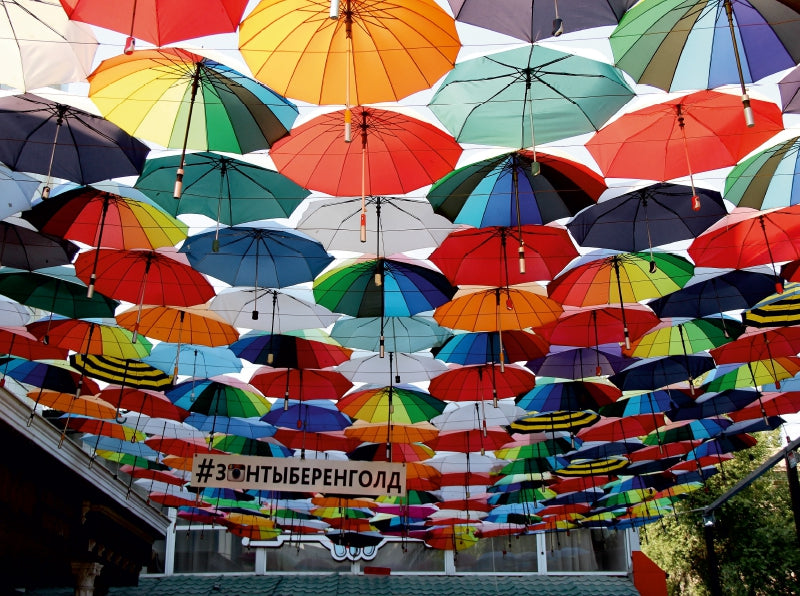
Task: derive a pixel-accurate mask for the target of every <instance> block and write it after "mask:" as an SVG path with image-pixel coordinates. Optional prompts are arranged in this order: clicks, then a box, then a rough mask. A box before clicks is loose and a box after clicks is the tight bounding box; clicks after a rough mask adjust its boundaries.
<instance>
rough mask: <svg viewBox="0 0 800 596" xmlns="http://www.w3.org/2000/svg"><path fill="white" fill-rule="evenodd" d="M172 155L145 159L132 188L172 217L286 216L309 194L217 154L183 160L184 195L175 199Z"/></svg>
mask: <svg viewBox="0 0 800 596" xmlns="http://www.w3.org/2000/svg"><path fill="white" fill-rule="evenodd" d="M179 165H180V157H179V156H176V155H172V156H166V157H158V158H156V159H149V160H147V161H146V162H145V164H144V169H143V170H142V173H141V175H140V176H139V178H138V179H137V180H136V184H135V187H136V188H138V189H139V190H141V191H142V192H143V193H144V194H145V195H147V196H148V197H150V198H151V199H153V201H155V202H156V203H157V204H158V205H159V206H160V207H161V208H162V209H164V210H165V211H166V212H167V213H169V214H171V215H179V214H182V213H197V214H200V215H205V216H207V217H209V218H211V219H213V220H216V221H217V222H218V223H221V224H225V225H228V226H234V225H237V224H241V223H246V222H250V221H256V220H260V219H269V218H273V217H289V216H290V215H291V214H292V212H293V211H294V210H295V209H296V208H297V206H298V205H300V203H301V202H302V201H303V199H305V198H306V197H307V196H308V195H309V194H310V192H309V191H307V190H306V189H304V188H302V187H300V186H298V185H297V184H295V183H294V182H292V181H291V180H289V179H288V178H286V177H285V176H282V175H281V174H278V172H275V171H273V170H268V169H266V168H262V167H260V166H257V165H255V164H252V163H248V162H246V161H242V160H239V159H234V158H232V157H229V156H227V155H222V154H220V153H210V152H207V151H198V152H196V153H189V154H188V155H186V157H185V159H184V163H183V190H182V192H181V195H180V198H179V199H177V200H176V199H175V196H174V185H175V170H176V169H177V168H178V166H179Z"/></svg>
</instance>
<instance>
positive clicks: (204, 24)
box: [61, 0, 247, 54]
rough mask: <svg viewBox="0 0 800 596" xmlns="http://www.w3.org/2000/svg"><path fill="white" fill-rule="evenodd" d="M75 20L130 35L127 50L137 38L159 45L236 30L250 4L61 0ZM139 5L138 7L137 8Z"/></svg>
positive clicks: (231, 0) (215, 0)
mask: <svg viewBox="0 0 800 596" xmlns="http://www.w3.org/2000/svg"><path fill="white" fill-rule="evenodd" d="M61 5H62V6H63V7H64V10H65V11H66V13H67V16H69V18H70V19H72V20H73V21H83V22H84V23H90V24H92V25H97V26H99V27H104V28H105V29H111V30H112V31H118V32H119V33H124V34H127V35H128V39H127V41H126V42H125V53H126V54H129V53H130V52H132V51H133V48H134V43H135V42H134V39H143V40H145V41H149V42H150V43H152V44H154V45H157V46H164V45H167V44H170V43H174V42H176V41H183V40H186V39H191V38H194V37H204V36H206V35H212V34H215V33H230V32H233V31H235V30H236V27H237V25H238V24H239V21H240V20H241V18H242V14H243V13H244V9H245V7H246V6H247V2H246V0H204V1H201V2H195V1H193V0H184V1H181V2H174V1H173V2H159V1H157V0H155V1H153V2H148V3H146V4H144V5H139V6H138V7H137V3H136V1H133V2H125V3H123V4H120V5H118V6H116V7H115V10H107V8H108V7H107V6H106V5H105V4H103V2H96V1H93V0H61ZM137 8H138V10H137Z"/></svg>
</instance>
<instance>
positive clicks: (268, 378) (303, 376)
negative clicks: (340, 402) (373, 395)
mask: <svg viewBox="0 0 800 596" xmlns="http://www.w3.org/2000/svg"><path fill="white" fill-rule="evenodd" d="M250 384H251V385H252V386H253V387H255V388H256V389H258V390H259V391H261V393H263V394H264V395H265V396H266V397H283V398H284V399H287V400H288V399H290V398H291V399H296V400H302V399H303V397H310V398H314V399H339V398H340V397H342V396H343V395H344V394H345V393H347V392H348V391H349V390H350V389H352V387H353V384H352V383H351V382H350V381H349V380H348V379H347V378H346V377H345V376H344V375H342V374H341V373H338V372H336V371H332V370H315V369H312V368H283V369H281V368H271V367H268V366H265V367H262V368H259V369H258V370H256V372H254V373H253V376H252V377H250Z"/></svg>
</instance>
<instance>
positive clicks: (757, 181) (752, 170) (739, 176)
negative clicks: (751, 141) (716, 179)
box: [723, 137, 800, 209]
mask: <svg viewBox="0 0 800 596" xmlns="http://www.w3.org/2000/svg"><path fill="white" fill-rule="evenodd" d="M798 173H800V137H792V138H791V139H787V140H785V141H781V142H780V143H777V144H775V145H772V146H771V147H768V148H767V149H764V150H763V151H759V152H758V153H756V154H755V155H753V156H751V157H748V158H747V159H746V160H744V161H743V162H741V163H740V164H738V165H737V166H736V167H735V168H733V170H731V171H730V173H729V174H728V177H727V178H726V179H725V192H724V194H723V197H724V198H725V199H727V200H728V201H730V202H731V203H733V204H734V205H736V206H737V207H752V208H753V209H772V208H773V207H788V206H790V205H796V204H797V203H800V176H798V175H797V174H798Z"/></svg>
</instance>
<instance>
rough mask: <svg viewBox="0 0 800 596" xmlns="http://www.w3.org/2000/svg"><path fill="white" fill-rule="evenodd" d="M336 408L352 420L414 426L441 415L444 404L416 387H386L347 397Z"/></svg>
mask: <svg viewBox="0 0 800 596" xmlns="http://www.w3.org/2000/svg"><path fill="white" fill-rule="evenodd" d="M336 407H337V408H339V410H341V411H342V412H344V413H345V414H347V415H348V416H350V417H351V418H356V419H358V420H366V421H367V422H390V421H391V422H392V423H399V424H414V423H415V422H423V421H425V422H427V421H429V420H430V419H431V418H433V417H434V416H437V415H439V414H441V413H442V411H443V410H444V407H445V404H444V403H442V402H441V401H440V400H438V399H436V398H435V397H433V396H432V395H431V394H429V393H426V392H424V391H420V390H419V389H417V388H416V387H412V386H410V385H408V386H397V387H394V386H392V385H389V386H388V387H374V388H365V389H359V390H358V391H355V392H353V393H349V394H347V395H346V396H344V397H343V398H341V399H340V400H339V401H338V402H337V403H336Z"/></svg>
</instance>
